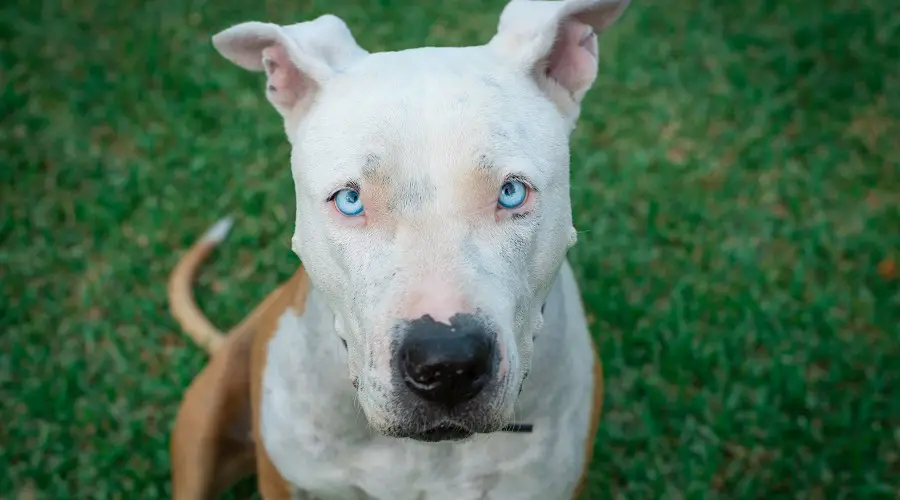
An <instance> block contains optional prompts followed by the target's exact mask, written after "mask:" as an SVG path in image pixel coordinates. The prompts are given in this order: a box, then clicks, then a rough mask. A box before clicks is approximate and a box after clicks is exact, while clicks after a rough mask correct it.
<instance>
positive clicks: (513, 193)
mask: <svg viewBox="0 0 900 500" xmlns="http://www.w3.org/2000/svg"><path fill="white" fill-rule="evenodd" d="M527 198H528V188H527V187H525V184H524V183H523V182H522V181H517V180H509V181H506V182H505V183H503V185H502V186H500V196H498V197H497V203H498V204H500V206H501V207H503V208H507V209H512V208H519V207H521V206H522V204H523V203H525V200H526V199H527Z"/></svg>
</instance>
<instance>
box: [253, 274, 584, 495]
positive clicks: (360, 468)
mask: <svg viewBox="0 0 900 500" xmlns="http://www.w3.org/2000/svg"><path fill="white" fill-rule="evenodd" d="M545 316H546V318H547V324H546V326H545V327H544V328H543V331H542V332H541V333H540V334H539V335H538V337H537V340H536V341H535V343H536V346H537V349H536V351H535V357H534V363H533V366H532V372H531V375H529V377H528V380H527V381H526V383H525V386H524V390H523V391H522V394H521V396H520V397H519V401H518V403H517V405H516V417H517V420H518V421H522V422H531V423H533V424H534V426H535V430H534V432H533V433H531V434H508V433H496V434H490V435H479V436H476V437H474V438H472V439H470V440H468V441H465V442H460V443H420V442H417V441H412V440H408V439H397V438H389V437H384V436H382V435H381V434H380V433H378V431H376V430H375V429H373V428H371V427H370V426H369V425H367V421H366V417H365V416H364V415H363V414H362V412H361V411H360V408H359V405H358V403H357V401H356V395H355V393H354V390H353V388H352V386H351V385H350V384H348V383H347V381H346V371H345V370H346V368H345V367H346V363H347V355H346V352H345V351H344V348H343V346H342V345H341V343H340V340H339V339H338V337H337V334H336V332H335V331H334V329H333V328H332V326H331V325H332V321H333V317H332V312H331V308H330V307H329V305H328V304H327V303H326V301H325V298H324V296H323V295H322V294H321V293H320V292H319V291H318V290H313V291H312V293H311V295H310V297H309V299H308V301H307V306H306V313H305V314H304V315H302V316H298V315H297V313H296V312H294V311H293V310H290V309H288V310H287V311H285V313H284V315H283V316H282V317H281V318H280V319H279V322H278V331H277V332H276V334H275V336H274V337H273V338H272V340H271V341H270V342H269V346H268V358H267V364H266V371H265V373H264V378H263V402H264V404H263V407H262V411H261V419H262V421H261V423H262V425H261V428H262V439H263V443H264V445H265V447H266V450H267V451H268V453H269V455H270V457H271V458H272V460H273V461H274V463H275V464H276V466H277V467H278V468H279V470H280V471H281V473H282V474H283V476H284V477H285V479H286V480H288V481H289V482H291V483H292V484H293V485H294V486H295V487H296V488H298V489H299V490H302V491H304V492H305V493H307V494H308V495H310V496H311V497H312V498H316V499H319V500H346V499H360V500H368V499H377V500H418V499H428V500H476V499H482V498H488V499H496V500H507V499H509V500H563V499H565V500H568V499H570V498H571V497H572V492H573V490H574V488H575V485H576V482H577V480H578V477H579V475H580V473H581V469H582V466H583V464H584V444H585V440H586V439H587V433H588V419H589V418H590V413H591V396H590V395H591V393H592V391H593V389H594V387H593V379H592V377H591V374H592V369H593V362H594V358H593V356H594V355H593V352H592V346H591V343H590V342H591V341H590V338H589V337H588V331H587V327H586V325H585V322H584V311H583V309H582V306H581V302H580V297H579V291H578V286H577V284H576V282H575V278H574V276H573V274H572V271H571V269H570V267H569V266H568V265H567V264H565V265H563V267H562V269H561V272H560V274H559V276H558V278H557V279H556V281H555V283H554V286H553V288H552V290H551V292H550V295H549V296H548V301H547V307H546V311H545ZM298 498H305V497H302V496H300V497H298Z"/></svg>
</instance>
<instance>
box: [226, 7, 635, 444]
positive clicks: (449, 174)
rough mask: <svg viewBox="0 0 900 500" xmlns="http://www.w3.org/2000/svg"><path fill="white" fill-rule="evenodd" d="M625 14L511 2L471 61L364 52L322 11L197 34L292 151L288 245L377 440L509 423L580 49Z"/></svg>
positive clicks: (582, 84) (589, 60) (533, 329)
mask: <svg viewBox="0 0 900 500" xmlns="http://www.w3.org/2000/svg"><path fill="white" fill-rule="evenodd" d="M627 3H628V0H566V1H561V2H550V1H527V0H513V1H512V2H511V3H509V4H508V5H507V6H506V8H505V9H504V11H503V13H502V15H501V18H500V23H499V27H498V30H497V33H496V35H495V36H494V37H493V38H492V39H491V41H490V42H489V43H487V44H485V45H482V46H477V47H461V48H434V47H426V48H419V49H411V50H404V51H399V52H381V53H368V52H367V51H365V50H363V49H362V48H360V47H359V46H358V45H357V44H356V42H355V41H354V38H353V36H352V35H351V34H350V31H349V30H348V29H347V26H346V25H345V24H344V23H343V22H342V21H341V20H340V19H338V18H337V17H334V16H331V15H326V16H322V17H319V18H317V19H315V20H313V21H309V22H304V23H299V24H294V25H291V26H278V25H275V24H267V23H259V22H248V23H243V24H239V25H236V26H233V27H231V28H228V29H226V30H224V31H222V32H221V33H219V34H217V35H215V36H214V37H213V43H214V45H215V47H216V48H217V49H218V50H219V52H220V53H221V54H223V55H224V56H225V57H226V58H228V59H229V60H231V61H232V62H234V63H235V64H237V65H239V66H241V67H243V68H246V69H248V70H252V71H260V72H265V74H266V76H267V82H266V91H265V92H266V96H267V97H268V99H269V101H270V102H271V103H272V105H273V106H274V107H275V109H276V110H277V111H278V112H279V113H280V114H281V115H282V117H283V118H284V123H285V129H286V133H287V137H288V139H289V140H290V142H291V144H292V153H291V169H292V172H293V178H294V185H295V189H296V200H297V215H296V226H295V231H294V236H293V239H292V243H293V248H294V251H295V252H297V254H298V255H299V256H300V258H301V259H302V261H303V263H304V267H305V268H306V271H307V272H308V273H309V276H310V279H311V280H312V282H313V283H314V284H315V286H316V287H317V288H318V289H319V290H321V292H322V293H323V294H324V296H325V297H326V298H327V300H328V302H329V304H330V307H331V308H332V309H333V311H334V313H335V317H336V324H335V327H336V331H337V333H338V335H340V336H341V337H342V340H344V341H345V343H346V346H347V349H348V353H349V358H348V359H349V360H350V361H349V367H348V371H349V379H350V382H352V383H353V384H354V385H355V386H356V387H357V391H358V399H359V402H360V404H361V406H362V408H363V410H364V411H365V414H366V416H367V418H368V420H369V422H370V424H371V425H372V426H374V427H375V428H377V429H378V430H380V431H382V432H384V433H385V434H388V435H393V436H408V437H414V438H417V439H423V440H434V439H452V438H459V437H465V436H468V435H470V434H471V433H474V432H492V431H496V430H498V429H500V428H501V427H502V426H503V425H505V424H507V423H508V422H509V419H510V418H512V413H513V406H514V404H515V401H516V398H517V396H518V394H519V391H520V388H521V385H522V382H523V380H524V378H525V376H526V375H527V374H528V370H529V367H530V364H531V358H532V352H533V340H534V337H535V335H537V333H538V332H539V331H540V329H541V327H542V323H543V317H542V314H543V311H542V307H543V305H544V301H545V299H546V297H547V295H548V293H549V289H550V286H551V285H552V283H553V281H554V278H555V277H556V275H557V272H558V271H559V268H560V266H561V265H562V263H563V260H564V258H565V253H566V250H567V249H568V248H569V247H570V246H571V245H572V244H574V242H575V238H576V236H575V234H576V233H575V229H574V228H573V226H572V218H571V207H570V200H569V147H568V140H569V134H570V132H571V130H572V128H573V127H574V123H575V121H576V119H577V117H578V114H579V108H580V103H581V100H582V98H583V97H584V95H585V93H586V92H587V90H588V88H589V87H590V86H591V84H592V83H593V81H594V79H595V77H596V75H597V41H596V36H595V34H596V33H598V32H600V31H602V30H603V29H605V28H607V27H608V26H609V25H610V24H612V23H613V22H614V21H615V20H616V19H617V18H618V17H619V16H620V14H621V13H622V11H623V10H624V9H625V7H626V5H627ZM348 383H349V382H348Z"/></svg>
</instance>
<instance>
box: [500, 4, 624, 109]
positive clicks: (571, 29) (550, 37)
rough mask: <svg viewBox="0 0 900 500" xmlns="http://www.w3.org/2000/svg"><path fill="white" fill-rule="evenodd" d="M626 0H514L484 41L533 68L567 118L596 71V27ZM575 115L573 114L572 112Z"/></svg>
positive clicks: (619, 10) (613, 17)
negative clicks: (489, 37)
mask: <svg viewBox="0 0 900 500" xmlns="http://www.w3.org/2000/svg"><path fill="white" fill-rule="evenodd" d="M628 3H629V0H563V1H546V0H512V1H511V2H510V3H509V4H507V6H506V8H504V9H503V13H502V14H501V15H500V23H499V26H498V27H497V34H496V35H495V36H494V38H493V39H492V40H491V41H490V43H489V44H488V46H490V47H491V48H492V49H493V50H495V51H497V52H498V53H499V55H501V57H502V58H503V59H504V60H506V61H509V62H510V64H513V65H515V66H518V67H520V68H522V69H524V70H526V71H529V72H531V74H532V76H533V77H534V78H535V79H536V80H537V83H538V85H539V86H540V88H541V89H542V90H544V91H545V92H546V93H547V94H548V95H549V97H550V98H551V99H552V100H553V101H554V102H556V103H557V105H559V106H560V108H561V109H562V111H563V112H564V114H566V115H567V117H569V118H572V119H574V118H576V117H577V115H578V109H579V105H580V104H581V100H582V99H583V98H584V95H585V93H586V92H587V91H588V89H589V88H590V87H591V85H592V84H593V83H594V79H596V77H597V36H596V34H597V33H600V32H601V31H603V30H605V29H606V28H608V27H609V26H611V25H612V24H613V23H614V22H615V21H616V20H617V19H618V18H619V16H621V14H622V12H623V11H624V10H625V8H626V7H627V6H628ZM573 115H574V116H573Z"/></svg>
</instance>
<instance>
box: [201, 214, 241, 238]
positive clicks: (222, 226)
mask: <svg viewBox="0 0 900 500" xmlns="http://www.w3.org/2000/svg"><path fill="white" fill-rule="evenodd" d="M232 226H234V219H233V218H232V217H224V218H222V219H219V221H218V222H216V223H215V224H213V225H212V227H210V228H209V229H207V230H206V232H205V233H203V238H201V239H202V241H206V242H210V243H215V244H219V243H221V242H222V241H223V240H224V239H225V238H226V237H227V236H228V232H229V231H231V227H232Z"/></svg>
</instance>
